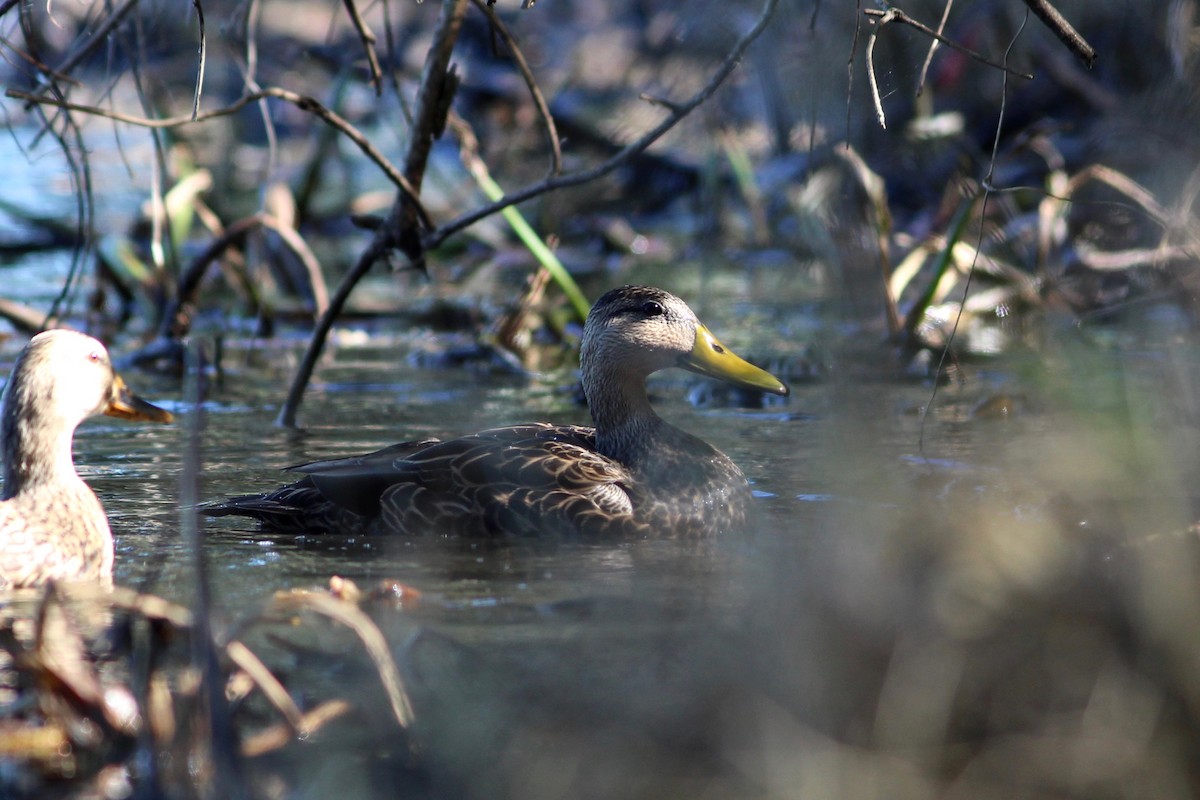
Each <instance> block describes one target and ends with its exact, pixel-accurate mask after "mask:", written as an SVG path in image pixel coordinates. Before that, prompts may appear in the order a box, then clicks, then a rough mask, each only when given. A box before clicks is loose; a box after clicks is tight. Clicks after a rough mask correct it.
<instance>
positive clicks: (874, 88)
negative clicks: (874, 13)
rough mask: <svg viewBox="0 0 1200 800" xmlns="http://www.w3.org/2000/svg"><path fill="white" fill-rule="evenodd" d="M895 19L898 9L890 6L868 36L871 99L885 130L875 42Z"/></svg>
mask: <svg viewBox="0 0 1200 800" xmlns="http://www.w3.org/2000/svg"><path fill="white" fill-rule="evenodd" d="M895 19H896V9H894V8H889V9H888V10H887V12H886V13H884V14H882V15H880V17H879V19H878V21H877V22H876V23H875V25H874V26H873V27H872V28H871V35H870V36H869V37H868V38H867V83H868V84H869V85H870V87H871V100H872V102H874V103H875V119H877V120H879V127H881V128H883V129H884V130H887V117H886V116H885V115H884V113H883V98H882V97H880V96H879V81H878V80H877V79H876V78H875V42H877V41H878V40H879V32H880V31H881V30H883V28H884V26H885V25H887V24H888V23H889V22H892V21H893V20H895Z"/></svg>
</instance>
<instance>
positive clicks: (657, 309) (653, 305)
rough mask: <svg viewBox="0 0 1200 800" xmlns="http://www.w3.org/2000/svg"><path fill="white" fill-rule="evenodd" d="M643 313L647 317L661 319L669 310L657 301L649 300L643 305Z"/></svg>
mask: <svg viewBox="0 0 1200 800" xmlns="http://www.w3.org/2000/svg"><path fill="white" fill-rule="evenodd" d="M642 313H643V314H645V315H646V316H647V317H661V316H662V315H663V314H665V313H667V310H666V309H665V308H663V307H662V303H660V302H658V301H657V300H647V301H646V302H644V303H642Z"/></svg>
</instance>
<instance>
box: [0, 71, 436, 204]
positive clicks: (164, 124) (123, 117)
mask: <svg viewBox="0 0 1200 800" xmlns="http://www.w3.org/2000/svg"><path fill="white" fill-rule="evenodd" d="M4 94H5V96H6V97H12V98H14V99H16V100H26V101H28V102H31V103H39V104H41V105H48V106H53V107H55V108H61V109H64V110H66V111H78V112H81V113H84V114H91V115H93V116H97V117H105V118H107V119H112V120H116V121H117V122H124V123H127V124H129V125H137V126H139V127H142V128H178V127H180V126H181V125H188V124H191V123H193V122H204V121H206V120H210V119H215V118H217V117H227V116H229V115H230V114H236V113H237V112H238V111H241V110H242V109H243V108H245V107H246V106H248V105H250V104H251V103H257V102H258V101H259V100H262V99H263V98H265V97H274V98H277V99H279V100H283V101H285V102H288V103H291V104H292V105H294V106H296V107H297V108H299V109H300V110H301V111H307V112H309V113H310V114H312V115H314V116H315V117H317V118H318V119H320V120H322V121H323V122H325V123H326V124H328V125H330V126H331V127H333V128H336V129H337V130H338V131H340V132H341V133H342V134H343V135H344V136H345V137H346V138H347V139H349V140H350V141H352V142H354V143H355V144H356V145H358V147H359V149H360V150H362V151H363V153H364V154H365V155H366V156H367V158H369V159H370V160H371V162H372V163H374V164H375V166H377V167H379V169H380V170H382V171H383V173H384V175H386V176H387V177H388V179H389V180H390V181H391V182H392V183H393V184H395V186H396V188H398V189H399V190H400V191H401V192H403V193H404V194H406V195H407V196H408V197H409V199H410V202H412V203H414V205H415V208H416V209H417V214H418V216H419V217H420V219H421V222H422V223H423V224H424V225H426V226H429V225H431V224H432V223H431V222H430V220H429V215H428V214H427V213H426V212H425V208H424V206H422V205H421V201H420V198H419V197H418V196H417V192H416V191H415V190H414V189H413V188H412V186H411V184H410V183H409V181H408V179H407V178H405V177H404V175H402V174H401V173H400V172H399V170H397V169H396V167H395V166H393V165H392V163H391V162H390V161H388V160H387V157H386V156H384V155H383V153H381V152H379V150H378V149H377V148H376V147H375V145H373V144H371V142H370V140H369V139H367V137H366V136H364V135H363V134H362V133H361V132H360V131H359V130H358V129H357V128H356V127H354V125H352V124H351V123H350V122H349V121H348V120H346V119H345V118H344V117H342V116H340V115H339V114H337V112H335V111H332V110H330V109H328V108H326V107H325V106H324V105H323V104H322V103H321V102H320V101H319V100H317V99H316V98H313V97H308V96H306V95H302V94H297V93H296V92H292V91H289V90H287V89H280V88H278V87H274V86H269V87H267V88H265V89H261V90H259V91H257V92H251V93H250V94H247V95H244V96H242V97H239V98H238V99H237V100H235V101H234V102H233V103H231V104H229V105H228V106H225V107H224V108H218V109H216V110H213V111H205V112H203V113H201V114H197V115H196V116H195V117H194V118H193V117H192V116H191V115H190V114H185V115H182V116H176V117H164V118H162V119H148V118H146V117H137V116H133V115H132V114H122V113H120V112H117V111H109V110H107V109H104V108H100V107H98V106H88V105H83V104H81V103H71V102H67V101H65V100H59V99H56V98H50V97H41V96H38V95H34V94H30V93H29V92H22V91H20V90H18V89H8V90H6V91H5V93H4Z"/></svg>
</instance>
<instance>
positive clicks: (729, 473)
mask: <svg viewBox="0 0 1200 800" xmlns="http://www.w3.org/2000/svg"><path fill="white" fill-rule="evenodd" d="M669 367H682V368H683V369H685V370H689V371H691V372H695V373H699V374H701V375H706V376H709V377H713V378H719V379H721V380H724V381H727V382H729V383H731V384H733V385H735V386H738V387H741V388H745V389H751V390H758V391H760V392H766V393H770V394H774V395H781V396H786V395H787V394H788V391H789V390H788V387H787V385H786V384H784V383H783V381H781V380H780V379H779V378H777V377H775V376H774V375H772V374H771V373H769V372H767V371H766V370H763V369H760V368H759V367H756V366H754V365H753V364H751V363H749V362H748V361H745V360H744V359H742V358H741V357H739V356H737V355H735V354H734V353H733V351H731V350H730V349H729V348H727V347H725V346H724V345H723V344H721V342H720V341H719V340H718V339H717V338H716V337H715V336H714V335H713V334H712V332H711V331H709V329H708V328H707V327H706V326H705V325H704V324H702V323H701V322H700V320H699V319H697V317H696V315H695V313H693V311H692V310H691V308H689V307H688V305H687V304H686V303H685V302H684V301H683V300H681V299H680V298H678V297H676V296H675V295H673V294H670V293H669V292H667V291H664V290H662V289H658V288H654V287H650V286H633V285H630V286H623V287H620V288H617V289H613V290H611V291H609V292H607V293H606V294H604V295H603V296H602V297H601V298H600V299H599V300H598V301H597V302H596V303H595V305H594V306H593V307H592V309H591V311H590V312H589V314H588V316H587V320H586V321H585V323H584V327H583V335H582V339H581V341H580V368H581V383H582V387H583V393H584V396H585V398H586V400H587V404H588V408H589V410H590V412H591V416H592V420H593V422H594V423H595V424H594V426H590V427H589V426H583V425H572V424H554V423H550V422H533V423H526V424H521V425H512V426H507V427H500V428H491V429H489V430H484V431H480V432H478V433H472V434H469V435H465V436H460V437H458V438H453V439H448V440H445V441H443V440H439V439H423V440H420V441H410V442H402V443H400V444H395V445H392V446H390V447H385V448H384V449H382V450H378V451H375V452H373V453H368V454H366V455H359V456H350V457H347V458H337V459H330V460H324V461H316V462H312V463H309V464H302V465H298V466H294V467H290V468H288V469H290V470H291V471H293V472H297V473H300V474H302V475H303V477H302V478H300V479H299V480H297V481H295V482H294V483H290V484H288V485H285V486H282V487H280V488H278V489H275V490H272V491H270V492H267V493H262V494H247V495H240V496H237V497H232V498H229V499H227V500H224V501H218V502H215V503H212V504H210V505H208V506H207V507H206V508H204V509H203V510H204V512H205V513H206V514H208V515H210V516H225V515H230V514H236V515H243V516H248V517H251V518H255V519H257V520H258V521H259V523H260V526H261V527H262V528H264V529H267V530H271V531H276V532H283V533H330V532H334V533H350V534H381V533H386V534H402V535H408V536H429V535H435V536H441V537H483V538H492V537H539V538H543V537H560V538H566V537H573V538H581V539H631V538H666V537H671V538H676V537H706V536H712V535H714V534H717V533H720V532H722V531H728V530H734V529H738V528H740V527H741V526H743V525H744V524H745V522H746V519H747V512H748V510H749V506H750V500H751V493H750V489H749V485H748V483H747V480H746V477H745V475H743V474H742V471H741V470H740V469H739V468H738V467H737V465H736V464H735V463H734V462H733V461H732V460H731V459H730V458H729V457H728V456H726V455H725V454H724V453H722V452H721V451H720V450H717V449H716V448H715V447H713V446H711V445H710V444H708V443H707V442H705V441H703V440H702V439H700V438H698V437H696V436H693V435H691V434H689V433H687V432H685V431H683V430H681V429H680V428H677V427H675V426H674V425H672V424H670V423H669V422H667V421H666V420H664V419H663V418H662V417H660V416H659V415H658V414H656V413H655V411H654V409H653V408H652V406H651V404H650V400H649V398H648V396H647V393H646V378H647V377H648V376H649V375H650V374H652V373H654V372H657V371H659V370H662V369H666V368H669Z"/></svg>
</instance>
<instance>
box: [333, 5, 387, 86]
mask: <svg viewBox="0 0 1200 800" xmlns="http://www.w3.org/2000/svg"><path fill="white" fill-rule="evenodd" d="M342 2H343V5H345V6H346V14H347V15H348V16H349V17H350V24H351V25H353V26H354V30H355V31H357V32H358V38H359V39H361V40H362V44H363V50H364V51H365V52H366V54H367V68H368V69H369V70H370V72H371V85H372V86H374V87H375V96H376V97H380V96H381V95H382V94H383V70H382V69H380V67H379V56H377V55H376V54H375V34H374V33H372V32H371V29H370V28H368V27H367V23H366V20H364V19H363V18H362V14H360V13H359V12H358V6H357V5H355V4H354V0H342Z"/></svg>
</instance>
